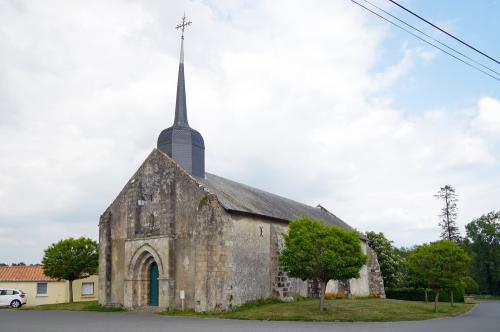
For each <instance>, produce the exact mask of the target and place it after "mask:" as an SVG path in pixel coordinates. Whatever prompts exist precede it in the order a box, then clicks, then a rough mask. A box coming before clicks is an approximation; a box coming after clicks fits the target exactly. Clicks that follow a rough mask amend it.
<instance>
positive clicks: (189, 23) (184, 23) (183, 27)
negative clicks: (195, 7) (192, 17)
mask: <svg viewBox="0 0 500 332" xmlns="http://www.w3.org/2000/svg"><path fill="white" fill-rule="evenodd" d="M188 25H191V21H186V14H185V13H184V16H182V22H181V24H179V25H178V26H176V27H175V28H176V29H177V30H179V29H181V31H182V35H181V39H182V40H184V29H186V27H187V26H188Z"/></svg>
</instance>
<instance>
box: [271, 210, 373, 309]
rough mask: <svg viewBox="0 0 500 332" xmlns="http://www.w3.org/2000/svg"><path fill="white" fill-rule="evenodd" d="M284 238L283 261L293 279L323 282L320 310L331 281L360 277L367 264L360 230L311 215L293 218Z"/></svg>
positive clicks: (322, 307) (280, 259)
mask: <svg viewBox="0 0 500 332" xmlns="http://www.w3.org/2000/svg"><path fill="white" fill-rule="evenodd" d="M284 240H285V248H284V249H283V251H282V253H281V256H280V257H279V262H280V264H281V265H282V266H283V269H284V270H285V271H286V272H287V273H288V275H289V276H290V277H292V278H300V279H302V280H315V279H316V280H318V281H319V284H320V290H321V291H320V311H323V310H324V300H325V290H326V284H327V283H328V281H329V280H332V279H334V280H346V279H350V278H358V277H359V270H360V269H361V267H362V266H363V265H364V264H365V263H366V259H367V256H366V255H365V254H363V251H362V249H361V241H360V239H359V233H358V232H356V231H348V230H345V229H343V228H340V227H336V226H331V227H328V226H326V225H324V224H323V223H321V222H320V221H316V220H312V219H310V218H308V217H302V218H300V219H297V220H294V221H292V222H291V223H290V224H289V226H288V233H287V234H284Z"/></svg>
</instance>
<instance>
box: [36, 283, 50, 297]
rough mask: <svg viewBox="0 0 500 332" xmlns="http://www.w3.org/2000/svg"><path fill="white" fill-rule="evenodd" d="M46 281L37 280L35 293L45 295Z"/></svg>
mask: <svg viewBox="0 0 500 332" xmlns="http://www.w3.org/2000/svg"><path fill="white" fill-rule="evenodd" d="M47 288H48V287H47V283H46V282H37V283H36V295H39V296H40V295H41V296H45V295H47Z"/></svg>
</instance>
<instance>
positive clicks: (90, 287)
mask: <svg viewBox="0 0 500 332" xmlns="http://www.w3.org/2000/svg"><path fill="white" fill-rule="evenodd" d="M82 295H83V296H84V295H87V296H88V295H94V283H93V282H82Z"/></svg>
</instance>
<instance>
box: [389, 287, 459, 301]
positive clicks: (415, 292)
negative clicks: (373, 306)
mask: <svg viewBox="0 0 500 332" xmlns="http://www.w3.org/2000/svg"><path fill="white" fill-rule="evenodd" d="M427 295H428V298H429V300H430V301H432V299H434V297H435V296H436V293H435V292H434V291H433V290H428V291H427ZM385 296H386V297H387V298H388V299H395V300H405V301H425V290H424V289H423V288H387V289H386V290H385ZM453 300H454V301H455V302H464V293H463V291H458V290H455V291H454V292H453ZM439 301H440V302H450V291H449V290H445V289H443V290H441V291H440V292H439Z"/></svg>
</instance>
